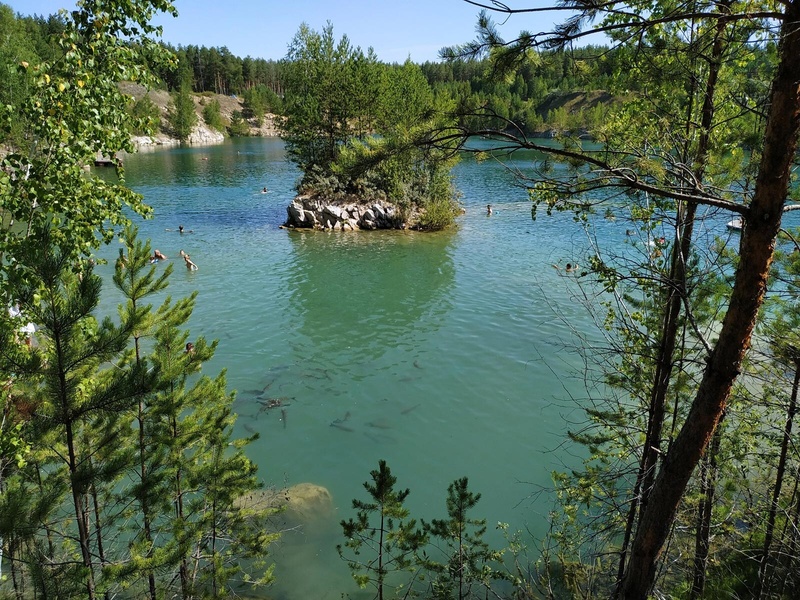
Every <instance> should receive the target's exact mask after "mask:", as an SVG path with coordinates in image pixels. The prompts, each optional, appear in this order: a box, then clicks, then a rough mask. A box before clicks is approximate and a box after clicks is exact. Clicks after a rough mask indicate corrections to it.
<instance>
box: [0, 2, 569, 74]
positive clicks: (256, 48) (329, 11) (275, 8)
mask: <svg viewBox="0 0 800 600" xmlns="http://www.w3.org/2000/svg"><path fill="white" fill-rule="evenodd" d="M0 2H3V3H4V4H8V5H9V6H11V8H13V9H14V11H16V12H20V13H23V14H40V15H49V14H52V13H55V12H57V11H58V9H59V8H70V9H71V8H74V6H75V2H74V0H0ZM509 4H512V5H513V6H517V7H520V6H533V5H535V4H536V3H535V2H534V0H529V1H520V2H516V3H511V2H509ZM175 5H176V6H177V8H178V12H179V14H180V15H179V17H178V18H177V19H172V18H169V19H166V18H161V19H159V20H158V23H159V24H160V25H162V26H163V27H164V35H163V39H164V40H165V41H167V42H169V43H171V44H173V45H179V44H180V45H187V44H195V45H198V46H207V47H219V46H227V47H228V49H229V50H230V51H231V52H232V53H233V54H235V55H237V56H241V57H245V56H248V55H249V56H252V57H254V58H267V59H270V58H271V59H276V60H277V59H280V58H283V57H284V56H285V54H286V48H287V46H288V44H289V42H290V41H291V39H292V37H293V36H294V34H295V33H296V32H297V28H298V26H299V25H300V24H301V23H302V22H306V23H308V24H309V25H310V26H311V27H312V28H313V29H316V30H320V29H322V27H324V26H325V23H326V21H331V23H333V27H334V33H335V34H336V37H337V38H339V37H341V36H342V35H343V34H347V36H348V37H349V38H350V41H351V42H352V43H353V45H355V46H361V47H362V48H363V49H365V50H366V48H368V47H370V46H372V47H373V48H374V49H375V52H376V53H377V55H378V58H379V59H380V60H383V61H386V62H402V61H404V60H405V59H406V58H408V57H409V56H410V57H411V60H413V61H414V62H424V61H426V60H437V57H438V51H439V49H440V48H442V47H443V46H449V45H454V44H460V43H464V42H466V41H469V40H471V39H472V38H473V37H474V32H475V23H476V21H477V15H478V12H479V9H478V8H477V7H475V6H472V5H470V4H467V3H466V2H463V0H394V1H392V0H372V1H370V0H327V1H326V0H289V1H288V2H287V1H281V2H279V1H276V0H266V1H265V0H227V1H226V0H176V2H175ZM564 17H565V15H564V13H561V14H556V15H555V17H554V16H553V15H552V14H551V15H550V16H549V17H548V16H546V14H545V15H543V16H537V17H530V16H527V17H526V16H517V17H514V18H512V19H511V20H510V21H509V22H508V24H507V25H506V26H505V27H504V28H502V29H501V31H502V32H503V35H504V36H505V37H507V38H513V37H514V34H515V33H517V32H519V31H520V30H521V29H528V30H530V31H533V32H537V31H541V30H543V29H545V28H547V27H548V26H549V25H550V23H551V20H552V19H553V18H559V19H562V18H564ZM548 19H550V20H548Z"/></svg>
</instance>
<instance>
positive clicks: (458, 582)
mask: <svg viewBox="0 0 800 600" xmlns="http://www.w3.org/2000/svg"><path fill="white" fill-rule="evenodd" d="M468 488H469V481H468V479H467V478H466V477H462V478H461V479H457V480H455V481H454V482H453V483H451V484H450V485H449V486H448V487H447V519H433V520H432V521H431V522H430V523H425V521H423V522H422V524H423V529H424V531H425V532H426V533H427V534H428V536H429V537H430V540H431V544H432V545H433V546H435V547H437V548H438V549H439V551H440V552H441V554H442V555H443V556H444V558H445V561H446V562H444V563H437V562H436V561H435V560H432V559H431V558H428V557H427V555H425V556H424V559H423V561H424V565H425V568H426V569H428V570H429V571H431V572H432V573H433V580H432V581H431V584H430V593H429V595H428V597H431V598H439V599H441V600H449V599H451V598H456V599H457V600H465V599H466V598H477V597H479V595H480V594H479V591H475V590H474V588H475V587H476V586H477V587H478V588H479V590H483V591H484V592H485V591H486V590H488V589H490V587H491V583H492V580H493V579H499V578H501V571H494V570H493V569H492V567H491V566H490V563H495V564H499V563H501V562H502V558H503V553H502V552H498V551H492V550H491V549H490V548H489V545H488V544H487V543H486V542H485V541H483V536H484V534H485V533H486V520H485V519H471V518H470V517H469V516H468V514H467V513H469V512H470V511H471V510H472V509H474V508H475V506H476V505H477V504H478V501H479V500H480V499H481V495H480V494H473V493H472V492H470V491H469V489H468Z"/></svg>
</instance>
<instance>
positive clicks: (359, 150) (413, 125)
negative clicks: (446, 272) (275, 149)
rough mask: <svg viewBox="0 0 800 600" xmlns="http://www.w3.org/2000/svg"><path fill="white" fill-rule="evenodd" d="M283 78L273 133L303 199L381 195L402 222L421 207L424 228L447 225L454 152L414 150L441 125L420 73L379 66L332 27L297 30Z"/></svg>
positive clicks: (453, 210)
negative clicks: (332, 193)
mask: <svg viewBox="0 0 800 600" xmlns="http://www.w3.org/2000/svg"><path fill="white" fill-rule="evenodd" d="M283 81H284V84H285V96H284V100H283V115H282V120H281V136H282V137H283V139H284V140H285V141H286V147H287V151H288V153H289V155H290V156H291V157H292V159H293V160H294V161H295V162H296V163H297V164H298V166H299V167H300V168H301V169H302V170H303V173H304V176H303V180H302V181H301V183H300V189H302V190H303V191H304V193H311V194H323V193H327V190H330V189H334V190H339V191H340V192H341V194H343V195H352V196H354V197H356V198H358V199H361V200H363V201H366V200H368V199H369V198H376V197H384V198H387V199H389V200H390V201H392V202H394V203H396V204H397V205H398V206H399V207H400V209H401V211H402V212H404V213H405V214H406V215H411V214H412V213H413V211H414V210H420V211H421V212H422V215H423V219H425V221H424V223H423V227H424V228H427V229H442V228H444V227H447V226H448V225H450V224H452V222H453V220H454V218H455V215H456V214H457V213H458V207H457V203H456V201H455V200H456V196H455V192H454V189H453V186H452V182H451V180H450V177H449V169H450V168H451V167H452V165H453V164H454V162H455V159H454V157H455V152H453V151H452V150H451V149H447V148H444V149H441V150H436V151H433V150H430V149H429V148H428V149H427V150H423V149H422V146H423V145H424V143H425V141H426V136H427V135H428V133H427V132H429V131H431V130H433V129H434V128H443V127H447V126H448V125H449V120H448V119H446V118H445V117H442V116H441V115H442V114H443V111H441V110H437V108H441V107H442V105H437V104H436V100H435V98H434V95H433V93H432V91H431V89H430V87H429V86H428V84H427V82H426V81H425V77H424V76H423V74H422V72H421V71H420V69H419V67H418V66H416V65H414V64H413V63H411V62H410V61H406V62H405V63H404V64H403V65H386V64H382V63H379V62H378V60H377V57H375V55H374V53H372V51H369V52H367V53H364V52H362V51H361V50H360V49H353V48H352V47H351V46H350V42H349V40H348V39H347V37H346V36H345V37H343V38H341V40H339V41H338V42H337V41H336V39H335V38H334V35H333V26H332V25H331V24H330V23H329V24H328V25H327V26H326V27H325V29H324V30H323V31H322V32H321V33H318V32H315V31H313V30H311V29H310V28H308V26H306V25H303V26H301V27H300V30H299V31H298V33H297V34H296V35H295V38H294V40H293V42H292V45H291V47H290V49H289V54H288V56H287V62H286V64H285V65H284V80H283ZM333 180H336V181H335V183H332V182H333ZM320 183H322V184H323V185H321V186H320ZM328 199H330V198H329V197H328Z"/></svg>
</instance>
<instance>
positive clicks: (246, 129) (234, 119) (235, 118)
mask: <svg viewBox="0 0 800 600" xmlns="http://www.w3.org/2000/svg"><path fill="white" fill-rule="evenodd" d="M228 133H229V134H230V135H231V137H247V136H248V135H250V125H248V124H247V121H245V120H244V117H243V116H242V113H241V111H238V110H235V111H233V115H232V116H231V124H230V125H229V126H228Z"/></svg>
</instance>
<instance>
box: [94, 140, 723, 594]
mask: <svg viewBox="0 0 800 600" xmlns="http://www.w3.org/2000/svg"><path fill="white" fill-rule="evenodd" d="M529 158H530V156H524V155H521V156H519V157H516V158H515V160H516V161H519V165H520V166H522V165H524V164H525V163H524V161H525V160H526V159H529ZM126 172H127V178H128V184H129V185H130V186H131V187H132V188H133V189H135V190H136V191H138V192H140V193H142V194H143V195H144V197H145V200H146V201H147V202H148V203H149V204H150V205H151V206H153V207H154V210H155V216H154V218H153V219H152V220H148V221H144V222H140V223H138V224H139V227H140V234H141V236H142V237H147V238H150V239H151V241H152V245H153V247H154V248H158V249H159V250H161V251H162V252H163V253H164V254H166V255H167V256H168V257H170V259H177V257H178V252H179V251H180V250H181V249H183V250H185V251H186V252H188V253H189V254H190V255H191V257H192V260H193V261H194V262H195V263H197V265H198V266H199V270H198V271H196V272H189V271H187V270H186V269H185V268H184V266H183V264H182V261H179V260H172V261H171V262H173V264H174V267H175V271H174V274H173V276H172V278H171V283H170V288H169V294H170V295H172V296H173V297H181V296H184V295H188V294H189V293H190V292H192V291H193V290H198V291H199V296H198V300H197V308H196V310H195V313H194V316H193V318H192V321H191V330H192V335H193V336H199V335H203V336H206V337H207V338H209V339H219V348H218V351H217V354H216V356H215V358H214V360H213V361H212V362H210V363H208V364H206V365H205V366H204V371H205V372H206V373H208V374H211V375H214V374H216V373H217V372H218V371H219V370H220V369H222V368H226V369H227V373H228V382H229V387H230V388H231V389H236V390H237V391H238V397H237V401H236V405H235V408H236V411H237V413H238V414H239V415H240V420H239V424H238V425H237V427H240V428H241V430H240V432H241V434H242V435H247V434H248V432H254V431H257V432H259V433H260V434H261V437H260V439H259V440H257V441H256V442H254V443H253V444H252V445H251V446H250V447H249V449H248V453H249V455H250V457H251V458H252V459H253V460H255V461H256V462H257V463H258V465H259V468H260V474H261V476H262V477H263V479H264V480H265V481H266V482H267V483H268V484H272V485H275V486H284V485H293V484H296V483H302V482H311V483H315V484H319V485H322V486H325V487H326V488H327V489H328V490H330V492H331V494H332V495H333V499H334V506H335V508H336V510H335V514H334V515H333V517H332V518H331V519H329V520H326V521H324V522H323V523H321V524H317V525H316V526H315V527H313V528H308V529H304V530H300V531H295V532H291V533H288V534H286V535H285V536H284V539H283V541H282V542H281V543H280V544H279V545H278V546H276V547H275V548H274V550H273V552H274V553H273V558H274V559H275V561H276V563H277V573H276V574H277V577H278V582H277V584H276V585H275V586H274V587H273V588H272V589H271V590H270V591H269V595H270V597H271V598H286V599H301V598H340V597H341V595H342V593H346V594H349V595H350V597H352V598H360V597H362V595H360V593H359V592H358V590H357V588H356V586H355V584H354V583H353V582H352V580H351V578H350V575H349V572H348V569H347V567H346V565H345V564H344V563H343V562H342V561H341V560H340V559H339V557H338V555H337V554H336V551H335V545H336V544H337V543H340V542H342V541H343V538H342V536H341V530H340V528H339V526H338V522H339V520H341V519H343V518H348V517H350V516H354V513H353V511H352V510H351V508H350V507H351V499H352V498H355V497H358V498H362V499H366V498H365V496H364V490H363V488H362V482H364V481H366V480H367V479H368V478H369V472H370V470H372V469H375V468H376V467H377V463H378V460H379V459H386V460H387V461H388V464H389V466H390V467H391V469H392V472H393V474H394V475H395V476H396V477H397V478H398V486H399V487H400V488H405V487H408V488H410V489H411V494H410V495H409V497H408V501H407V505H408V507H409V508H410V509H411V511H412V514H413V516H415V517H418V518H424V519H426V520H430V519H432V518H442V517H444V516H445V497H446V490H447V486H448V484H449V483H450V482H452V481H453V480H454V479H456V478H459V477H462V476H467V477H469V480H470V488H471V489H472V490H473V491H476V492H480V493H481V494H482V499H481V501H480V503H479V504H478V507H477V509H476V511H475V514H474V516H475V517H476V518H477V517H483V518H486V519H487V520H488V522H489V530H490V536H489V540H490V541H491V542H492V543H493V544H496V545H500V543H501V542H502V539H501V538H500V536H499V535H498V534H496V533H494V527H493V526H494V524H495V523H496V522H498V521H503V522H508V523H509V524H510V525H511V528H512V529H514V530H516V529H527V530H529V531H530V532H531V535H532V537H533V538H536V539H530V538H529V536H527V535H526V539H530V541H531V545H533V544H534V543H535V541H538V539H539V538H541V537H542V536H543V535H544V533H545V532H546V530H547V527H548V522H547V513H548V511H549V510H550V509H551V507H552V498H551V497H550V496H549V495H547V494H540V493H539V492H540V490H541V489H542V488H546V487H548V486H549V485H550V472H551V471H552V470H554V469H560V468H563V466H564V465H565V464H574V463H575V461H576V458H575V457H574V456H573V455H572V453H571V452H570V451H569V449H567V448H565V447H563V446H562V443H563V442H564V437H563V434H564V432H565V431H566V428H567V423H568V422H575V421H580V420H581V413H580V411H579V409H578V406H579V404H580V401H581V399H582V398H584V397H585V396H586V391H585V389H584V386H583V383H582V380H581V377H580V375H581V372H582V360H581V358H580V356H579V355H578V353H577V352H575V351H574V350H572V349H571V347H572V346H573V345H574V344H575V343H577V342H576V338H575V337H574V335H573V331H575V330H577V331H581V332H590V331H592V324H591V321H590V319H589V317H588V316H587V314H586V312H585V310H584V309H583V307H582V305H581V303H580V302H578V301H577V300H576V294H577V292H578V289H577V287H576V286H575V280H574V276H573V275H567V274H565V273H564V271H563V270H562V271H559V270H557V269H555V268H553V265H554V264H559V265H562V266H563V265H565V264H566V263H568V262H580V261H581V260H582V257H583V256H584V253H585V252H586V248H587V246H588V242H587V236H586V234H585V233H584V232H583V230H582V229H581V228H580V227H579V226H578V225H576V224H575V223H574V222H573V220H572V216H571V215H569V214H558V215H554V216H552V217H546V216H540V217H539V219H538V220H537V221H535V222H534V221H532V219H531V210H530V209H531V205H530V201H529V200H528V198H527V194H526V192H525V191H524V190H522V189H521V188H519V187H516V186H515V185H514V179H513V177H512V176H511V175H510V174H509V173H508V172H507V171H506V169H505V167H503V166H502V165H501V164H499V163H497V162H493V161H484V162H481V163H476V162H475V161H474V160H473V159H472V158H470V157H466V158H465V159H464V161H463V162H462V163H461V164H460V165H459V166H458V167H457V169H456V177H457V184H458V187H459V188H460V189H461V191H462V192H463V198H462V203H463V205H464V207H465V209H466V214H465V215H464V216H463V217H461V218H460V219H459V225H458V228H457V229H455V230H454V231H451V232H444V233H432V234H431V233H427V234H424V233H413V232H355V233H323V232H302V231H286V230H282V229H280V228H279V226H280V225H281V224H282V223H283V222H284V220H285V218H286V206H287V205H288V204H289V202H290V201H291V199H292V197H293V195H294V193H293V188H294V185H295V183H296V180H297V178H298V172H297V171H296V170H295V168H294V167H293V166H292V165H291V164H290V163H289V162H287V160H286V158H285V155H284V152H283V145H282V143H281V142H280V141H279V140H276V139H244V140H233V141H229V142H226V143H225V144H223V145H220V146H214V147H202V148H179V149H170V150H157V151H153V152H146V153H141V154H138V155H134V156H131V157H128V158H127V159H126ZM264 186H267V187H268V189H269V192H268V193H261V192H260V190H261V189H262V188H263V187H264ZM487 203H491V204H492V205H493V206H494V214H493V215H492V216H491V217H487V215H486V208H485V207H486V204H487ZM720 219H721V220H719V222H720V223H722V226H721V227H722V229H723V230H724V221H725V220H724V217H720ZM180 224H182V225H183V226H184V227H185V228H186V230H191V231H192V233H184V234H183V235H180V234H178V233H177V228H178V225H180ZM625 227H626V226H625V223H624V222H622V221H613V220H605V219H598V222H597V225H596V230H595V231H594V235H596V236H597V237H598V238H602V239H604V240H606V241H611V242H613V241H614V240H619V241H620V242H622V240H623V239H624V238H625ZM168 230H171V231H168ZM105 252H107V253H108V254H107V255H108V256H113V255H115V253H116V248H113V247H112V248H111V249H109V250H106V251H105ZM160 266H161V265H159V267H160ZM110 269H111V267H110V266H100V267H99V271H100V272H101V273H105V275H106V276H108V273H109V272H110ZM106 289H107V290H109V289H110V286H108V287H107V288H106ZM104 302H106V303H107V304H106V306H105V307H104V309H105V310H110V309H111V307H113V306H115V305H116V302H117V298H116V297H114V296H113V294H110V293H109V294H106V296H105V299H104ZM265 390H266V391H265ZM260 394H266V395H268V396H270V397H280V398H282V399H283V403H284V412H283V413H281V411H280V410H279V409H278V410H275V409H273V410H261V408H262V407H261V405H260V404H258V403H257V402H256V401H255V397H256V395H260ZM337 420H339V421H338V423H339V424H344V425H345V427H344V428H342V427H336V426H332V425H331V424H332V423H336V422H337ZM364 597H370V595H369V594H366V595H364Z"/></svg>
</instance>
